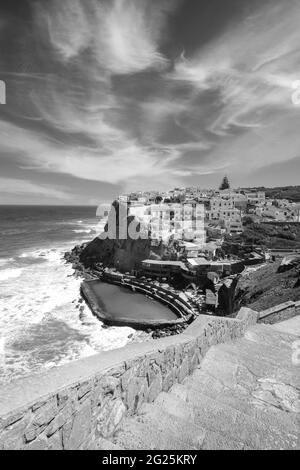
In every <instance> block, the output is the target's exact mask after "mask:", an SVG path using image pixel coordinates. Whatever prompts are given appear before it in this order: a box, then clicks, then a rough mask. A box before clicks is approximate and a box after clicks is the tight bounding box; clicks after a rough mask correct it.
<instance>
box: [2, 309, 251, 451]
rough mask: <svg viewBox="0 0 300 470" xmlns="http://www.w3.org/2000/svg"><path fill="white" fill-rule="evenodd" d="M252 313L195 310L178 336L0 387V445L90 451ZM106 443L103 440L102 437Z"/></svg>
mask: <svg viewBox="0 0 300 470" xmlns="http://www.w3.org/2000/svg"><path fill="white" fill-rule="evenodd" d="M257 317H258V314H257V312H254V311H253V310H250V309H248V308H242V309H241V310H240V312H239V314H238V316H237V318H235V319H233V318H222V317H210V316H206V315H200V316H199V317H198V318H197V319H196V320H195V321H194V322H193V323H192V324H191V325H190V326H189V327H188V328H187V329H186V330H185V332H184V333H182V334H179V335H176V336H170V337H167V338H161V339H158V340H151V341H148V342H144V343H137V344H131V345H128V346H125V347H124V348H120V349H115V350H113V351H108V352H103V353H100V354H97V355H95V356H91V357H88V358H84V359H81V360H78V361H74V362H71V363H69V364H66V365H63V366H60V367H56V368H53V369H51V370H49V371H48V372H44V373H42V374H35V375H31V376H28V377H25V378H22V379H19V380H16V381H14V382H11V383H7V384H4V385H1V386H0V449H35V450H36V449H48V450H51V449H53V450H54V449H55V450H57V449H96V448H97V446H98V445H99V442H103V440H105V439H106V438H109V437H110V436H111V435H112V434H113V433H114V432H115V430H116V429H117V427H118V425H119V424H120V422H121V421H122V419H123V418H124V417H125V416H128V415H133V414H135V413H136V412H137V410H139V408H140V407H141V405H142V404H143V403H144V402H152V401H153V400H154V399H155V398H156V397H157V396H158V394H159V393H160V392H161V391H168V390H169V389H170V388H171V386H172V385H173V384H174V383H177V382H182V381H183V379H184V378H185V377H186V376H187V375H189V374H191V373H192V372H193V370H194V369H195V368H196V367H197V366H198V364H199V363H200V362H201V360H202V358H203V356H204V355H205V353H206V351H207V350H208V349H209V347H210V346H212V345H214V344H217V343H223V342H226V341H231V340H233V339H235V338H239V337H241V336H243V335H244V333H245V331H246V329H247V328H248V327H249V326H250V325H252V324H254V323H256V321H257ZM104 442H105V441H104Z"/></svg>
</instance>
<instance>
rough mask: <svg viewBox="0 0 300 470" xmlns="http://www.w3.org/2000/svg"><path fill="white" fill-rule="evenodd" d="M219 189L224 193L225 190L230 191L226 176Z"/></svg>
mask: <svg viewBox="0 0 300 470" xmlns="http://www.w3.org/2000/svg"><path fill="white" fill-rule="evenodd" d="M219 189H220V190H221V191H222V190H223V189H230V184H229V181H228V178H227V176H224V178H223V181H222V183H221V186H220V188H219Z"/></svg>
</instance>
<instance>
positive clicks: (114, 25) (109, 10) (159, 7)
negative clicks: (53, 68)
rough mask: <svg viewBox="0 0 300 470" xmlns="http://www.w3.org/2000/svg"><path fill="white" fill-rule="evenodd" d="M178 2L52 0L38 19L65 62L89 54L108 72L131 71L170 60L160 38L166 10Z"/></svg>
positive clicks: (40, 9) (39, 11)
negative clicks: (159, 48) (150, 3)
mask: <svg viewBox="0 0 300 470" xmlns="http://www.w3.org/2000/svg"><path fill="white" fill-rule="evenodd" d="M176 3H177V0H175V1H173V2H171V1H170V0H160V1H154V2H152V5H151V6H150V5H149V2H147V1H146V0H111V1H109V2H107V1H101V2H100V1H97V0H90V1H89V2H86V1H84V0H64V1H63V2H61V1H60V0H52V1H50V2H47V3H43V4H37V17H38V21H39V23H40V24H41V25H42V27H44V26H46V28H47V29H46V30H47V31H48V34H49V37H50V40H51V43H52V45H53V47H54V48H55V50H56V51H57V53H58V54H59V55H60V58H61V60H63V61H70V60H71V59H73V58H75V57H78V56H79V55H80V54H81V53H87V54H91V56H92V57H93V59H94V60H95V61H96V63H97V65H98V66H99V67H101V68H102V69H104V70H106V71H107V72H108V73H115V74H118V73H120V74H123V73H133V72H138V71H141V70H144V69H146V68H149V67H150V68H151V67H154V68H156V67H158V68H161V67H163V66H164V65H165V64H166V63H167V59H166V58H165V57H164V56H163V55H162V54H161V53H160V52H159V50H158V42H159V39H160V36H161V32H162V29H163V26H164V21H165V18H166V13H167V12H168V11H169V10H170V9H174V7H176Z"/></svg>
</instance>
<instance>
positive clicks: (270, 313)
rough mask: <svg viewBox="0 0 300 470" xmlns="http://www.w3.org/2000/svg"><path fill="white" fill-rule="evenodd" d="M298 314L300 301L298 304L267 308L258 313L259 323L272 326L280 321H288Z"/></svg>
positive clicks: (299, 312)
mask: <svg viewBox="0 0 300 470" xmlns="http://www.w3.org/2000/svg"><path fill="white" fill-rule="evenodd" d="M299 314H300V301H298V302H292V301H289V302H285V303H283V304H279V305H276V306H275V307H271V308H268V309H267V310H263V311H262V312H260V313H259V319H258V322H259V323H268V324H274V323H278V322H280V321H284V320H288V319H289V318H292V317H295V316H296V315H299Z"/></svg>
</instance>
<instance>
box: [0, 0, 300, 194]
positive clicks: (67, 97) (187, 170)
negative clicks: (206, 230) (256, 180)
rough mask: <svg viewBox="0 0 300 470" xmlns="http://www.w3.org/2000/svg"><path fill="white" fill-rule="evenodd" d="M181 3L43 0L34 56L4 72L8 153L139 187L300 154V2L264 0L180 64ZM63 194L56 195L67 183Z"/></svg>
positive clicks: (3, 147) (38, 5)
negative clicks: (298, 88) (299, 92)
mask: <svg viewBox="0 0 300 470" xmlns="http://www.w3.org/2000/svg"><path fill="white" fill-rule="evenodd" d="M187 3H188V2H187ZM178 5H180V1H179V0H151V1H149V0H89V1H86V0H64V1H63V2H62V1H60V0H49V1H47V2H32V12H33V13H32V15H33V16H32V24H30V31H27V35H26V34H25V35H24V37H25V38H27V41H29V42H28V43H27V45H26V57H27V56H28V60H27V59H26V60H27V61H26V63H25V64H24V65H22V67H21V68H20V69H17V68H16V70H15V71H9V70H8V73H7V74H6V76H5V77H6V78H7V80H8V85H9V86H8V92H9V93H10V96H8V98H9V99H8V106H6V107H5V109H3V108H2V109H1V110H0V111H3V113H2V117H1V118H0V134H1V141H0V151H1V152H2V153H3V154H4V155H9V156H10V158H11V162H14V164H15V166H16V167H19V168H20V167H22V168H23V169H25V170H26V169H27V170H28V172H29V171H31V172H35V174H36V175H37V178H38V175H39V174H42V173H43V175H45V174H52V176H53V174H54V173H57V174H59V175H62V176H63V175H67V176H68V177H70V176H71V177H73V178H76V179H78V180H79V179H80V180H81V181H83V180H85V181H86V182H88V181H96V182H99V183H101V182H104V183H108V184H111V185H121V186H123V187H126V188H130V189H133V188H134V187H141V188H142V187H147V188H150V187H155V186H157V187H168V186H172V185H183V184H185V183H187V184H189V182H190V181H193V182H195V181H198V178H199V177H200V176H207V175H220V173H222V172H224V171H226V172H228V173H230V174H233V175H235V176H236V180H238V179H239V178H240V177H242V176H243V175H245V174H246V172H251V171H257V169H258V168H263V167H264V166H267V165H270V164H271V163H272V162H273V163H275V162H277V163H280V162H282V161H285V160H288V159H293V158H294V157H295V156H296V153H297V148H299V144H300V142H299V138H298V133H299V132H298V127H299V108H297V107H295V106H293V104H292V101H291V96H292V93H293V91H294V90H293V88H292V84H293V82H294V81H295V80H300V76H299V70H300V52H299V51H300V50H299V43H300V29H299V22H300V4H299V2H298V1H296V0H287V2H284V4H283V2H281V1H278V0H274V1H272V2H269V1H268V2H264V5H265V6H260V7H259V8H257V9H255V10H253V12H254V13H252V14H251V15H248V16H243V17H242V16H241V17H240V18H238V19H237V18H234V19H233V20H232V21H231V23H230V25H229V26H228V27H227V29H226V30H225V31H224V30H222V31H221V32H219V34H217V33H216V35H215V37H214V38H210V40H209V41H206V42H201V41H199V44H198V43H197V40H195V44H194V47H193V48H192V52H189V51H187V52H185V53H184V54H181V56H180V57H178V60H175V61H174V50H175V49H176V48H175V46H174V45H173V44H172V39H173V38H174V39H175V40H176V31H174V24H173V29H172V28H169V26H170V17H171V15H173V14H175V12H176V8H177V7H178ZM287 5H288V7H287ZM173 16H174V15H173ZM201 24H202V23H201V17H199V28H201ZM266 25H268V26H267V27H266ZM24 27H25V26H24ZM197 27H198V26H197ZM186 28H188V26H186ZM197 34H198V30H197V31H195V32H194V36H195V38H197ZM28 38H29V39H28ZM166 38H167V39H168V40H169V43H168V41H165V39H166ZM30 41H32V42H30ZM175 42H176V41H175ZM167 43H168V47H167V46H166V44H167ZM170 44H171V45H170ZM180 46H181V44H180ZM18 47H20V42H19V43H18ZM183 47H184V44H183ZM179 49H180V47H179V48H178V50H179ZM30 54H31V55H30ZM11 57H12V56H10V57H9V61H7V63H8V64H9V63H10V60H11ZM17 57H19V56H17ZM4 62H5V61H4ZM32 64H33V65H32ZM1 176H2V175H1ZM9 177H10V176H9ZM216 178H219V176H217V177H216ZM2 179H3V176H2ZM1 183H3V181H1ZM32 184H35V183H32ZM19 185H20V180H19ZM8 186H9V185H8ZM8 186H7V185H6V187H8ZM41 186H43V185H41ZM79 186H80V185H78V187H79ZM23 187H24V188H25V186H23ZM30 187H31V188H32V189H33V192H34V188H33V187H32V186H31V183H30V185H29V186H27V189H28V190H29V189H30ZM43 187H44V186H43ZM45 188H46V189H49V188H47V187H46V186H45ZM25 189H26V188H25ZM53 191H54V193H53V197H54V198H55V197H56V196H55V195H54V194H57V191H58V192H59V191H60V188H53ZM78 191H80V189H78ZM61 192H62V193H64V192H65V191H64V189H62V190H61ZM66 197H67V196H66Z"/></svg>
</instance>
